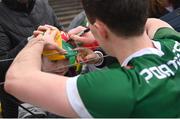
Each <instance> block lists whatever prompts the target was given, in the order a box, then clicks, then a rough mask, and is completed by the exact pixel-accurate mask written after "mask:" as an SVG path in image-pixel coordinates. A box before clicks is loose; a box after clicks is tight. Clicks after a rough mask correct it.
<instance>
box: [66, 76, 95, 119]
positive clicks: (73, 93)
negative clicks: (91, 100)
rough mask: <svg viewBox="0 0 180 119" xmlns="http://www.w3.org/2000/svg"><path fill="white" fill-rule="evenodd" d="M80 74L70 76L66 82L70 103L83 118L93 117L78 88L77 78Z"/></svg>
mask: <svg viewBox="0 0 180 119" xmlns="http://www.w3.org/2000/svg"><path fill="white" fill-rule="evenodd" d="M78 77H79V76H76V77H73V78H69V79H68V80H67V83H66V91H67V95H68V100H69V103H70V104H71V106H72V108H73V109H74V111H75V112H76V113H77V114H78V115H79V117H81V118H92V116H91V115H90V114H89V112H88V111H87V109H86V107H85V106H84V104H83V102H82V100H81V98H80V95H79V92H78V89H77V80H78Z"/></svg>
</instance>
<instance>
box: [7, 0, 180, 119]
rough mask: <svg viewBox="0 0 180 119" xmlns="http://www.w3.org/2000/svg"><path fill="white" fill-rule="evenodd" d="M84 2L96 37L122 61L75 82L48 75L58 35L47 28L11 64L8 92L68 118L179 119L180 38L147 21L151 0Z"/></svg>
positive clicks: (154, 21) (168, 28)
mask: <svg viewBox="0 0 180 119" xmlns="http://www.w3.org/2000/svg"><path fill="white" fill-rule="evenodd" d="M82 3H83V6H84V9H85V12H86V14H87V16H88V20H89V21H90V29H91V32H92V33H93V35H94V37H95V39H97V40H98V43H99V44H100V46H101V47H102V48H103V49H104V50H105V51H106V52H107V53H108V54H109V55H111V56H114V57H116V58H117V59H118V63H114V64H112V65H110V66H109V68H105V69H103V70H100V71H95V72H90V73H87V74H84V75H80V76H77V77H73V78H69V77H65V76H59V75H55V74H50V73H45V72H43V71H41V64H42V61H41V54H42V52H43V48H48V46H49V44H51V43H52V44H53V41H54V38H55V35H56V32H55V31H54V32H52V33H50V29H51V28H50V27H44V29H46V33H45V34H44V35H42V34H39V35H38V37H36V38H34V40H32V41H31V42H29V43H28V45H27V46H26V47H25V48H24V49H23V50H22V51H21V52H20V53H19V54H18V56H17V57H16V59H15V60H14V62H13V63H12V65H11V67H10V68H9V70H8V72H7V74H6V81H5V90H6V91H7V92H9V93H10V94H12V95H13V96H15V97H17V98H18V99H20V100H22V101H24V102H28V103H31V104H33V105H37V106H39V107H42V108H44V109H46V110H48V111H50V112H53V113H55V114H58V115H61V116H64V117H95V118H98V117H179V116H180V100H179V99H180V86H179V85H180V34H179V33H177V32H176V31H174V30H173V29H172V28H171V26H169V25H168V24H167V23H165V22H163V21H160V20H158V19H148V20H147V9H148V0H82ZM91 32H89V33H86V34H84V36H82V37H85V36H86V37H87V38H90V37H91V38H92V34H91ZM72 37H73V36H72ZM76 37H77V36H76ZM152 39H153V40H152ZM52 47H53V46H51V48H52ZM54 48H55V47H54ZM22 74H23V75H22ZM32 87H33V88H32ZM49 94H51V96H49Z"/></svg>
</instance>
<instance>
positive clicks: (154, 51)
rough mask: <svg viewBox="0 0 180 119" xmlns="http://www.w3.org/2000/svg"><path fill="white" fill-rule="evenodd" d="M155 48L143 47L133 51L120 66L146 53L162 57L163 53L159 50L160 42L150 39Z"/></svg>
mask: <svg viewBox="0 0 180 119" xmlns="http://www.w3.org/2000/svg"><path fill="white" fill-rule="evenodd" d="M152 42H153V44H154V46H155V48H144V49H142V50H139V51H137V52H135V53H133V54H132V55H130V56H129V57H127V58H126V59H125V60H124V62H123V63H122V64H121V67H126V66H127V65H128V63H129V62H130V61H131V60H132V59H133V58H136V57H140V56H143V55H146V54H155V55H158V56H160V57H162V56H163V55H164V53H163V52H162V50H161V44H160V43H159V42H157V41H152Z"/></svg>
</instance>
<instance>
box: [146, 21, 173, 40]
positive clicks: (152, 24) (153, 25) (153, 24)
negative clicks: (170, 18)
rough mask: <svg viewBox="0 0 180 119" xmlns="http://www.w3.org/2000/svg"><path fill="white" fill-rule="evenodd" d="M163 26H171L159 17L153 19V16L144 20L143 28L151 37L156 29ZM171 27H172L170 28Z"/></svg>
mask: <svg viewBox="0 0 180 119" xmlns="http://www.w3.org/2000/svg"><path fill="white" fill-rule="evenodd" d="M163 27H169V28H172V27H171V26H170V25H169V24H168V23H166V22H164V21H162V20H160V19H155V18H149V19H148V20H147V22H146V26H145V30H146V32H147V34H148V36H149V37H150V38H151V39H153V38H154V35H155V33H156V31H157V30H158V29H159V28H163ZM172 29H173V28H172Z"/></svg>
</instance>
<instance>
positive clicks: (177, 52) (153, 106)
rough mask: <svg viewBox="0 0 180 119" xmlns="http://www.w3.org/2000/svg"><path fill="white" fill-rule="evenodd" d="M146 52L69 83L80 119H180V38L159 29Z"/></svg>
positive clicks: (68, 86) (69, 94)
mask: <svg viewBox="0 0 180 119" xmlns="http://www.w3.org/2000/svg"><path fill="white" fill-rule="evenodd" d="M152 42H153V44H154V47H155V48H145V49H142V50H140V51H138V52H135V53H134V54H132V55H131V56H129V57H128V58H127V59H126V60H125V61H124V62H123V63H122V65H120V64H113V65H111V66H109V67H108V68H106V69H103V70H99V71H96V72H91V73H88V74H85V75H81V76H78V77H75V78H70V79H69V80H68V81H67V93H68V99H69V102H70V104H71V105H72V108H73V109H74V110H75V111H76V113H77V114H78V115H79V116H80V117H180V34H179V33H177V32H176V31H174V30H172V29H170V28H161V29H159V30H158V31H157V32H156V34H155V37H154V40H153V41H152Z"/></svg>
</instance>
